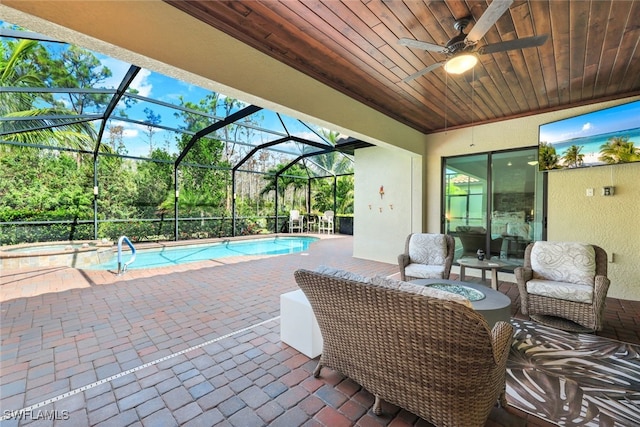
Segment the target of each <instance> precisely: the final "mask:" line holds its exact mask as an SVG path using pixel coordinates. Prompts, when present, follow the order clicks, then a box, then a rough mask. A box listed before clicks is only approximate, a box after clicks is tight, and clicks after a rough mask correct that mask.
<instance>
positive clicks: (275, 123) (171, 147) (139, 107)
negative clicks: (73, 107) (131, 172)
mask: <svg viewBox="0 0 640 427" xmlns="http://www.w3.org/2000/svg"><path fill="white" fill-rule="evenodd" d="M6 26H9V27H10V26H11V24H8V23H5V22H2V21H0V27H6ZM45 46H47V47H49V46H50V47H51V48H52V49H60V46H65V45H60V44H58V43H45ZM93 53H94V55H95V56H96V57H97V58H98V59H99V60H100V62H101V63H102V65H104V66H106V67H108V68H109V69H110V70H111V72H112V73H113V74H112V76H111V77H110V78H108V79H107V80H106V81H104V82H101V83H100V84H98V85H97V86H99V87H103V88H107V89H115V88H117V87H118V86H119V85H120V83H121V81H122V79H123V78H124V76H125V74H126V73H127V71H128V70H129V67H130V64H128V63H125V62H122V61H120V60H117V59H114V58H111V57H108V56H105V55H102V54H100V53H96V52H93ZM131 87H133V88H135V89H137V90H138V92H139V95H141V96H144V97H149V98H153V99H156V100H159V101H163V102H166V103H170V104H175V105H179V103H180V101H179V97H180V96H182V97H183V98H184V100H185V101H190V102H193V103H196V104H197V103H198V102H199V101H200V100H201V99H204V98H205V96H206V95H207V94H209V93H211V92H210V91H207V90H205V89H203V88H200V87H198V86H195V85H192V84H189V83H186V82H183V81H180V80H176V79H173V78H170V77H167V76H164V75H162V74H160V73H155V72H152V71H150V70H146V69H141V70H140V71H139V72H138V74H137V75H136V77H135V79H134V81H133V83H132V85H131ZM221 96H223V95H221ZM246 105H248V104H245V105H242V107H244V106H246ZM145 108H150V109H151V110H152V111H153V113H154V114H155V115H157V116H159V118H160V123H159V124H160V125H163V126H168V127H173V128H179V127H181V126H182V125H183V123H182V121H181V119H179V118H176V117H175V116H174V114H175V112H176V111H175V110H172V109H170V108H167V107H163V106H159V105H157V104H149V103H146V102H142V101H138V102H137V103H136V104H134V105H133V106H132V107H131V108H129V109H128V110H127V111H126V113H127V115H128V117H129V118H131V119H136V120H140V121H144V120H146V119H147V114H146V113H145V112H144V109H145ZM218 115H224V112H223V111H222V110H221V111H219V112H218ZM256 116H258V117H260V118H261V123H260V126H261V127H263V128H267V129H273V130H276V131H277V132H281V133H284V132H285V130H284V128H283V126H282V124H281V123H280V121H279V120H278V118H277V116H276V115H275V113H274V112H272V111H268V110H262V111H261V112H259V113H257V114H256ZM283 117H284V120H285V123H286V125H287V129H288V131H289V133H290V134H291V135H295V136H298V137H301V138H307V139H311V140H314V141H319V140H320V138H319V137H318V136H316V135H315V134H314V133H313V132H311V131H310V130H309V129H308V128H306V127H304V126H303V125H301V124H300V123H298V121H297V120H295V119H292V118H290V117H286V116H283ZM114 124H118V125H121V126H123V128H124V132H123V140H124V144H125V146H126V147H127V150H128V154H129V155H133V156H142V157H146V156H147V154H148V153H149V150H150V145H149V133H148V131H149V129H148V127H146V126H143V125H137V124H134V123H128V122H123V121H119V122H118V123H114ZM279 137H280V136H279V135H273V134H267V133H261V132H257V131H255V132H253V134H252V136H251V138H252V140H251V143H254V144H257V143H263V142H267V141H271V140H274V139H277V138H279ZM152 141H153V146H154V148H155V147H158V146H161V147H165V148H166V149H168V151H169V152H176V151H177V148H176V147H175V144H176V142H175V133H173V132H170V131H165V130H157V131H156V133H155V134H154V135H153V136H152ZM282 148H286V147H282ZM289 148H290V149H292V148H294V147H293V144H290V147H289Z"/></svg>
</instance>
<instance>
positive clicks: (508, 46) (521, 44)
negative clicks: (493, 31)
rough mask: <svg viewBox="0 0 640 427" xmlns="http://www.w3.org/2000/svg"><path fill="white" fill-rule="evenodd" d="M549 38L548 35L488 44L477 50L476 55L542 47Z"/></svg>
mask: <svg viewBox="0 0 640 427" xmlns="http://www.w3.org/2000/svg"><path fill="white" fill-rule="evenodd" d="M548 37H549V35H548V34H543V35H541V36H533V37H525V38H522V39H515V40H509V41H506V42H500V43H493V44H488V45H486V46H482V47H481V48H480V49H478V54H480V55H484V54H485V53H496V52H504V51H507V50H513V49H526V48H528V47H536V46H542V45H543V44H544V43H545V42H546V41H547V38H548Z"/></svg>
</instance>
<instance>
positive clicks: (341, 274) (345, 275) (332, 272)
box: [316, 265, 371, 283]
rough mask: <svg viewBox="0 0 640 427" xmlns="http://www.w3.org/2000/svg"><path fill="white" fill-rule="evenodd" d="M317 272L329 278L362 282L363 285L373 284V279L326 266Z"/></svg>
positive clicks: (319, 268)
mask: <svg viewBox="0 0 640 427" xmlns="http://www.w3.org/2000/svg"><path fill="white" fill-rule="evenodd" d="M316 272H318V273H321V274H326V275H327V276H335V277H337V278H340V279H346V280H352V281H354V282H362V283H371V278H370V277H366V276H362V275H360V274H357V273H352V272H350V271H346V270H339V269H337V268H333V267H327V266H326V265H321V266H319V267H318V268H316Z"/></svg>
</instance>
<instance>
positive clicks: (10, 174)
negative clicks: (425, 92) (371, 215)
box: [0, 39, 353, 244]
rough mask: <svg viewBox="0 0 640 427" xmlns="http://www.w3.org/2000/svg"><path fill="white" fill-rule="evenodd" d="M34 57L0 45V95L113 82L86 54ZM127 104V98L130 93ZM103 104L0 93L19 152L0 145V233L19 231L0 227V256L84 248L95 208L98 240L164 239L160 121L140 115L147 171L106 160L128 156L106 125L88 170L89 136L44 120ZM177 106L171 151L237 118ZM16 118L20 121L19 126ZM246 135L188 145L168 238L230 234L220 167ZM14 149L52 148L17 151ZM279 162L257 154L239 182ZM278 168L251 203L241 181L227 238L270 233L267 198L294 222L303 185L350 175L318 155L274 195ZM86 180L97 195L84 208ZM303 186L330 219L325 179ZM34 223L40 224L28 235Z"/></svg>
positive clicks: (92, 130)
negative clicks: (63, 243) (35, 247)
mask: <svg viewBox="0 0 640 427" xmlns="http://www.w3.org/2000/svg"><path fill="white" fill-rule="evenodd" d="M44 46H45V45H43V44H42V43H40V42H36V41H19V42H13V41H7V39H2V40H0V86H2V87H44V88H47V87H50V88H54V87H56V88H60V87H64V88H86V89H90V88H97V87H100V85H101V83H103V82H104V81H105V80H106V79H107V78H109V77H110V76H111V75H112V73H111V70H109V69H108V68H106V67H104V66H102V65H101V62H100V60H99V59H98V58H97V57H96V56H95V55H94V54H93V53H91V52H90V51H87V50H85V49H82V48H79V47H74V46H71V47H67V46H66V45H60V46H59V47H58V48H57V49H52V50H47V49H46V48H45V47H44ZM128 92H129V93H131V92H136V90H135V89H131V88H130V89H128ZM62 96H64V97H65V98H62ZM110 97H111V95H109V94H100V93H82V92H80V91H78V92H74V93H66V94H57V95H54V94H53V93H51V92H29V91H26V92H22V91H3V92H0V113H1V115H2V116H3V117H5V118H11V117H14V118H16V119H18V118H19V119H21V120H5V121H3V122H2V123H1V125H2V132H3V136H2V138H3V141H10V142H14V143H18V145H11V144H4V143H2V142H0V170H2V173H0V222H4V223H10V222H16V223H21V224H15V225H14V224H3V225H2V228H1V229H0V236H2V237H1V238H0V241H1V242H2V243H3V244H8V243H20V242H33V241H50V240H69V239H92V238H93V237H94V208H97V218H96V220H97V221H98V236H97V237H98V238H109V239H111V240H117V238H118V237H119V236H121V235H127V236H128V237H129V238H131V239H132V240H134V241H145V240H166V239H173V238H175V236H174V233H175V223H174V219H173V218H174V217H175V214H176V213H175V211H174V203H175V192H174V187H175V183H174V165H175V161H176V156H175V155H171V154H169V152H168V148H167V149H165V148H160V147H158V146H156V144H155V141H154V140H153V136H154V132H155V131H156V129H157V128H156V127H155V126H154V125H158V124H160V122H161V117H160V115H159V114H156V113H155V112H154V111H153V110H151V109H149V108H146V109H144V112H145V114H146V121H145V122H146V123H147V124H148V126H146V132H145V133H146V136H147V140H148V143H149V157H150V158H151V161H148V160H134V159H131V158H123V157H118V156H117V155H126V154H127V149H126V146H125V137H126V135H125V132H124V128H123V126H121V125H118V124H114V123H115V122H109V123H110V126H108V131H107V132H106V135H108V136H106V137H105V139H104V142H101V143H100V146H99V147H98V148H99V150H98V156H97V158H96V159H94V157H93V155H92V154H91V153H93V152H94V151H95V148H96V143H97V137H98V133H97V127H96V126H95V125H94V124H92V123H91V122H82V123H75V124H66V125H60V121H59V120H57V119H52V116H56V115H63V116H74V115H79V114H93V113H96V112H102V111H104V108H105V106H106V105H107V103H108V102H109V100H110V99H111V98H110ZM136 102H137V101H136V100H135V99H134V98H127V97H125V98H123V102H121V103H120V104H119V105H124V107H123V109H121V110H119V111H118V112H117V113H116V114H118V115H119V116H121V117H126V116H127V108H129V107H130V106H131V105H133V104H134V103H136ZM180 105H181V106H182V107H185V109H184V110H180V111H179V112H177V113H175V114H176V116H177V117H179V118H181V119H183V120H184V123H186V125H185V127H184V128H183V130H184V131H187V133H182V134H180V133H178V136H176V143H177V144H176V145H177V147H178V148H179V149H180V150H183V149H185V147H187V145H188V144H189V145H190V144H191V143H192V142H194V141H192V136H191V135H192V134H194V133H196V132H201V131H202V130H203V129H206V128H207V127H208V126H210V125H211V124H212V123H214V122H215V121H216V120H217V118H216V117H214V116H222V117H227V116H228V115H229V114H230V113H232V112H233V111H236V110H237V109H238V108H240V107H242V104H241V103H240V102H239V101H238V100H236V99H233V98H229V97H224V96H221V95H219V94H216V93H210V94H208V95H207V96H205V97H204V98H203V99H202V100H200V101H199V102H197V103H192V102H185V101H184V100H183V99H181V100H180ZM195 112H200V113H201V114H196V113H195ZM259 117H260V115H254V116H250V117H246V118H244V119H243V120H242V124H244V125H253V124H257V123H256V121H257V120H259ZM25 118H28V119H29V120H22V119H25ZM254 132H255V131H254V130H253V129H252V127H251V126H240V124H232V125H227V126H225V127H223V128H222V129H220V130H217V131H216V132H214V133H210V134H207V135H206V137H203V138H200V139H198V140H197V141H195V143H194V144H193V146H192V147H191V149H190V150H189V152H188V154H187V155H186V157H185V158H184V160H183V161H182V163H181V164H180V165H179V168H178V171H177V172H178V188H179V190H180V196H179V198H178V217H179V218H180V223H179V231H178V233H179V236H178V237H179V238H202V237H218V236H229V235H231V234H233V233H234V230H232V227H233V225H232V215H231V206H232V201H233V196H234V195H233V191H232V189H231V164H232V162H236V161H238V160H239V159H240V158H242V156H244V155H245V154H246V153H247V151H248V148H247V146H245V145H242V144H237V143H236V141H243V142H244V141H246V142H251V141H253V140H254V139H255V138H254V136H255V135H254V134H253V133H254ZM325 137H326V138H327V139H328V140H329V141H330V142H331V143H333V144H335V141H336V140H337V137H338V134H337V133H332V132H328V133H326V134H325ZM20 144H27V145H34V146H38V147H43V146H44V147H51V148H50V149H48V148H45V149H41V148H24V147H21V146H20ZM56 148H62V149H63V150H58V149H56ZM64 149H70V151H64ZM85 153H89V154H85ZM283 157H285V156H283ZM278 160H281V159H280V158H276V157H275V156H273V155H272V154H270V152H269V151H267V150H263V151H262V152H260V153H257V154H256V156H255V158H254V159H250V160H249V161H248V162H247V163H245V164H244V166H245V167H247V170H256V169H255V168H256V167H257V168H258V170H259V171H260V172H264V171H265V170H266V169H267V168H268V167H269V166H270V165H273V164H275V163H276V162H277V161H278ZM94 162H95V163H94ZM94 166H95V169H94ZM282 167H283V164H280V165H279V166H277V167H275V168H272V169H271V172H272V175H268V176H267V178H266V185H265V187H264V188H263V190H262V192H260V191H259V188H260V181H261V180H262V175H254V174H250V173H248V172H244V173H245V174H246V175H245V177H244V180H242V179H241V180H240V181H241V184H242V185H241V186H240V187H241V190H240V191H239V194H236V195H235V197H236V199H235V206H236V215H237V219H236V223H235V227H236V229H235V233H236V234H255V233H261V232H264V231H265V230H273V227H274V206H275V204H274V197H277V196H280V197H282V203H281V204H280V210H281V211H282V212H288V209H289V208H291V207H296V208H298V209H301V210H303V211H304V209H305V207H306V198H307V184H308V183H309V182H310V181H309V176H315V175H317V174H318V171H321V173H322V174H324V173H333V174H337V175H339V174H341V173H345V172H346V173H348V172H349V171H351V170H352V160H351V159H350V158H349V157H348V156H345V155H343V154H340V153H329V154H325V155H322V156H318V157H317V158H315V159H314V160H313V162H311V161H310V162H308V164H307V165H302V166H301V165H295V166H293V167H291V168H289V169H288V170H287V171H286V172H285V173H284V174H283V175H282V176H281V178H280V179H279V180H278V189H277V190H276V183H275V180H274V179H273V177H274V175H273V174H274V173H275V172H277V171H279V170H281V169H282ZM307 167H308V168H307ZM94 171H95V173H97V175H96V176H95V177H94ZM236 177H237V176H236ZM94 179H95V180H97V187H98V193H97V195H95V196H94V185H95V184H94ZM236 182H237V181H236ZM337 182H338V188H337V200H338V208H337V210H338V213H340V212H341V213H350V212H353V177H352V176H350V177H339V178H338V181H337ZM311 183H312V186H313V192H314V193H315V196H314V197H315V199H316V202H315V203H314V207H313V209H314V210H316V211H324V210H329V209H333V185H332V183H333V178H331V179H328V180H311ZM235 191H237V190H235ZM285 205H286V206H287V207H285ZM34 222H42V223H43V224H32V223H34ZM58 222H60V223H58Z"/></svg>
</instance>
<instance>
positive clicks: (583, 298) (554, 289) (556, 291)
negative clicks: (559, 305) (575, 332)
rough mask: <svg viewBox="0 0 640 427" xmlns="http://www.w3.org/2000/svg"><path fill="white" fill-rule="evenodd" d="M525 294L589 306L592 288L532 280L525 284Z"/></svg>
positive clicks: (589, 286) (591, 298) (591, 299)
mask: <svg viewBox="0 0 640 427" xmlns="http://www.w3.org/2000/svg"><path fill="white" fill-rule="evenodd" d="M527 292H528V293H530V294H533V295H540V296H543V297H549V298H555V299H561V300H564V301H574V302H582V303H586V304H591V302H592V301H593V286H591V285H578V284H575V283H567V282H556V281H553V280H541V279H532V280H529V281H528V282H527Z"/></svg>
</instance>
